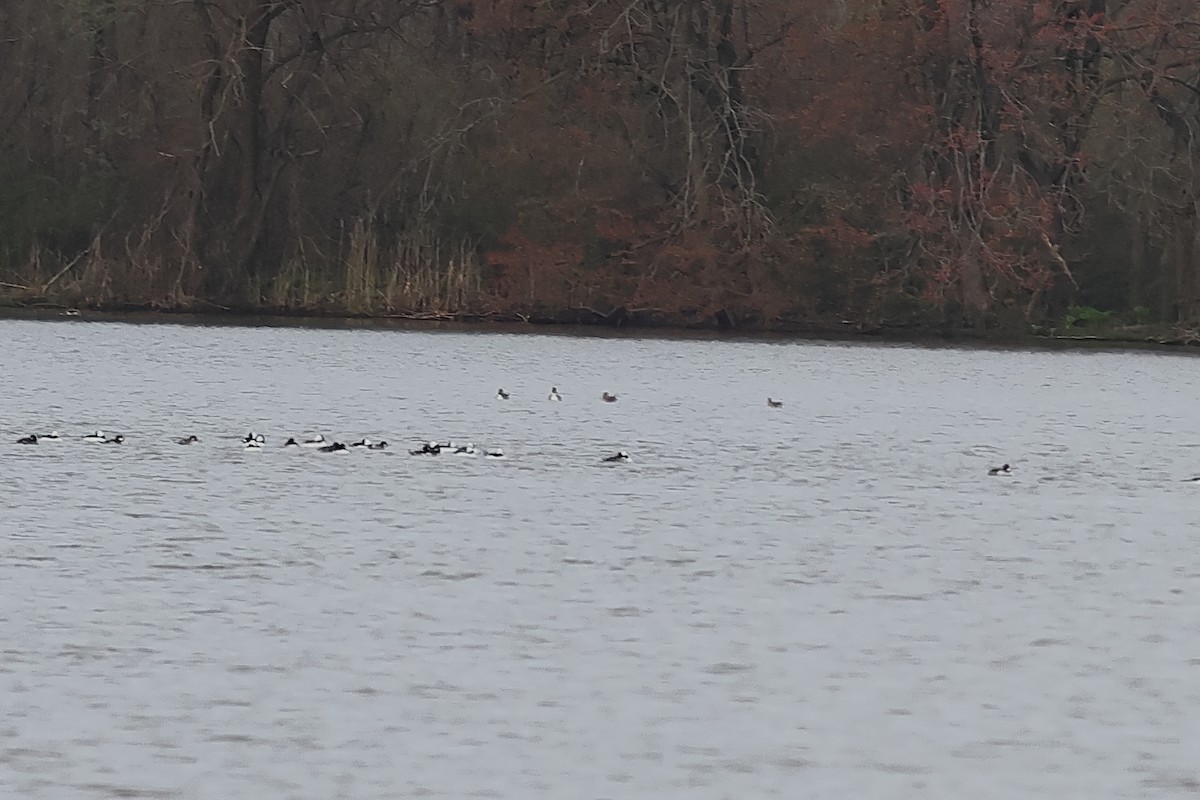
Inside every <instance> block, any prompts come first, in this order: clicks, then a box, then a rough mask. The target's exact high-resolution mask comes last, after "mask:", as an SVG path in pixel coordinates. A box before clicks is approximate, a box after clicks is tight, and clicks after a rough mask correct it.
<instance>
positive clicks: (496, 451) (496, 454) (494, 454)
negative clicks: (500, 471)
mask: <svg viewBox="0 0 1200 800" xmlns="http://www.w3.org/2000/svg"><path fill="white" fill-rule="evenodd" d="M483 455H484V457H485V458H507V456H505V455H504V451H503V450H501V449H500V448H499V447H493V448H492V449H491V450H488V451H487V452H485V453H484V454H483Z"/></svg>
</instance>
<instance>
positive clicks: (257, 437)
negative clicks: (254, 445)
mask: <svg viewBox="0 0 1200 800" xmlns="http://www.w3.org/2000/svg"><path fill="white" fill-rule="evenodd" d="M242 441H243V442H245V443H246V444H250V443H251V442H258V443H259V444H266V443H267V437H265V436H263V435H262V434H261V433H255V432H254V431H250V432H249V433H247V434H246V437H245V438H244V439H242Z"/></svg>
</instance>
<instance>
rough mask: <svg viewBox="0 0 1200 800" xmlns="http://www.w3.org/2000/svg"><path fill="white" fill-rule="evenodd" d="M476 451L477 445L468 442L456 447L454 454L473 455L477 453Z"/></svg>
mask: <svg viewBox="0 0 1200 800" xmlns="http://www.w3.org/2000/svg"><path fill="white" fill-rule="evenodd" d="M476 452H477V451H476V450H475V445H473V444H471V443H470V442H467V443H466V444H465V445H463V446H462V447H456V448H454V453H453V454H454V455H456V456H473V455H475V453H476Z"/></svg>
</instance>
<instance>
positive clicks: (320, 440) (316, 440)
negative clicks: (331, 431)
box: [300, 433, 329, 447]
mask: <svg viewBox="0 0 1200 800" xmlns="http://www.w3.org/2000/svg"><path fill="white" fill-rule="evenodd" d="M328 444H329V442H327V441H325V437H324V436H322V435H321V434H319V433H318V434H317V435H316V436H314V437H312V438H311V439H305V440H304V441H303V442H301V443H300V446H301V447H325V446H327V445H328Z"/></svg>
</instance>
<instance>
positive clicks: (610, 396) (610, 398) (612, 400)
mask: <svg viewBox="0 0 1200 800" xmlns="http://www.w3.org/2000/svg"><path fill="white" fill-rule="evenodd" d="M600 399H601V400H603V401H604V402H606V403H615V402H617V396H616V395H615V394H609V393H608V392H605V393H604V394H602V395H600Z"/></svg>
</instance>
